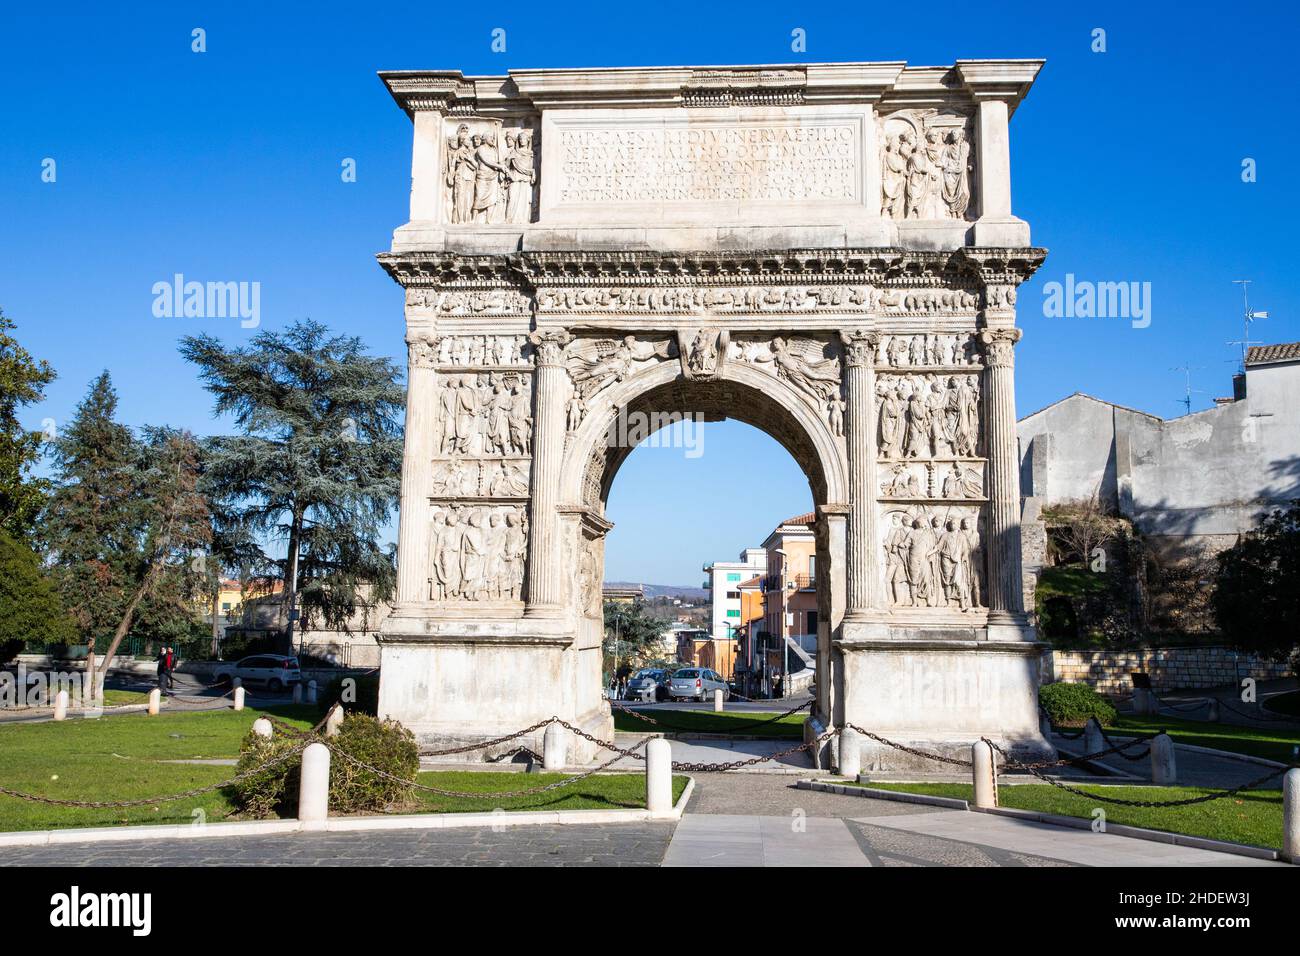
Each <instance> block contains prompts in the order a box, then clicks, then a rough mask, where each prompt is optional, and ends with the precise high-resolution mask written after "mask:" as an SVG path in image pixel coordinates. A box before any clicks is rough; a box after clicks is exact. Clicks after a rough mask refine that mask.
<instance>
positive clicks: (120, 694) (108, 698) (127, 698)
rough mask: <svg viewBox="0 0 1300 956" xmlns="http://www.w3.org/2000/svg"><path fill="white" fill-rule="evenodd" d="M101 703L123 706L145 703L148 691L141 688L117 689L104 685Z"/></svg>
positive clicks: (107, 705) (147, 699) (106, 705)
mask: <svg viewBox="0 0 1300 956" xmlns="http://www.w3.org/2000/svg"><path fill="white" fill-rule="evenodd" d="M102 703H103V705H104V706H105V707H123V706H125V705H127V704H147V703H149V693H148V691H141V690H118V689H116V688H112V687H105V688H104V699H103V701H102Z"/></svg>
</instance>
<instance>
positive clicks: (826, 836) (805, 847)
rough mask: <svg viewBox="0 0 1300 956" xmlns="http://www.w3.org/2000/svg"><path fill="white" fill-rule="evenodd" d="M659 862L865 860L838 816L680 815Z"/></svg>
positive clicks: (864, 863)
mask: <svg viewBox="0 0 1300 956" xmlns="http://www.w3.org/2000/svg"><path fill="white" fill-rule="evenodd" d="M663 865H664V866H836V867H838V866H870V865H871V864H870V863H869V862H868V860H867V858H866V857H865V856H863V854H862V851H861V850H860V849H859V848H858V844H857V841H856V840H855V839H854V838H853V834H852V833H850V832H849V830H848V828H847V827H846V826H845V825H844V822H843V821H842V820H838V819H831V818H825V817H811V818H801V819H791V818H790V817H751V816H725V815H722V814H700V815H696V816H687V817H683V818H682V822H681V823H679V824H678V825H677V831H676V832H675V833H674V834H673V839H672V842H671V843H670V844H669V846H668V854H667V855H666V856H665V857H664V864H663Z"/></svg>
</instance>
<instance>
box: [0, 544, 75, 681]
mask: <svg viewBox="0 0 1300 956" xmlns="http://www.w3.org/2000/svg"><path fill="white" fill-rule="evenodd" d="M76 635H77V630H76V627H75V626H74V625H73V622H72V619H71V618H70V617H68V615H67V613H66V612H65V611H64V610H63V603H62V602H61V601H60V600H59V594H58V591H57V590H55V587H54V584H53V583H52V582H51V581H50V579H49V578H48V577H46V575H45V573H44V572H43V571H42V569H41V564H40V561H39V560H38V559H37V557H36V554H35V553H34V552H33V551H32V549H31V548H30V547H28V546H27V544H26V543H25V542H23V541H20V540H18V539H17V538H15V537H14V536H13V535H11V534H10V533H9V532H7V531H5V530H4V529H0V663H3V662H4V661H6V660H8V659H10V658H12V656H13V655H14V654H16V653H19V651H20V649H21V648H22V646H23V644H24V643H25V642H27V641H31V642H34V643H36V642H39V643H42V644H57V643H67V642H69V641H72V640H74V639H75V638H76Z"/></svg>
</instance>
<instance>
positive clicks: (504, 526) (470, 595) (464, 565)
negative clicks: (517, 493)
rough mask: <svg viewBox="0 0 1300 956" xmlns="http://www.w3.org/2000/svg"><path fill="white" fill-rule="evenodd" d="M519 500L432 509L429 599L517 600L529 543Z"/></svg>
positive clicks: (447, 505)
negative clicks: (497, 503) (431, 566)
mask: <svg viewBox="0 0 1300 956" xmlns="http://www.w3.org/2000/svg"><path fill="white" fill-rule="evenodd" d="M525 520H526V519H525V514H524V508H523V506H522V505H515V504H511V505H478V504H461V503H449V504H443V505H438V506H437V507H435V508H434V509H433V511H432V518H431V524H430V550H429V553H430V554H431V555H432V556H433V568H432V570H433V575H432V577H431V579H430V595H429V598H430V600H433V601H474V602H484V601H518V600H519V599H520V597H521V592H522V588H523V579H524V558H525V555H526V553H527V548H528V535H527V531H526V527H525Z"/></svg>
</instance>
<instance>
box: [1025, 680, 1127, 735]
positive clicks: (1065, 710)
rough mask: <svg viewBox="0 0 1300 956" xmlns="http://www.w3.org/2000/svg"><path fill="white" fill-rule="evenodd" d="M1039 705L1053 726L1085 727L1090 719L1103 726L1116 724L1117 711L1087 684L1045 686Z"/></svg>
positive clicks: (1040, 695)
mask: <svg viewBox="0 0 1300 956" xmlns="http://www.w3.org/2000/svg"><path fill="white" fill-rule="evenodd" d="M1038 703H1039V705H1040V706H1041V707H1042V708H1043V710H1044V711H1046V712H1047V716H1048V717H1049V718H1050V719H1051V721H1052V723H1054V724H1082V723H1085V722H1086V721H1087V720H1088V718H1089V717H1096V718H1097V722H1098V723H1100V724H1102V725H1103V726H1104V725H1108V724H1113V723H1114V722H1115V717H1116V713H1115V708H1114V707H1112V706H1111V704H1110V702H1109V701H1107V700H1106V699H1105V698H1104V697H1102V696H1101V695H1100V694H1098V693H1097V692H1096V691H1095V690H1093V689H1092V688H1091V687H1089V686H1088V685H1087V684H1074V683H1069V682H1065V681H1062V682H1061V683H1057V684H1046V685H1044V686H1043V687H1040V688H1039V689H1038Z"/></svg>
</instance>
